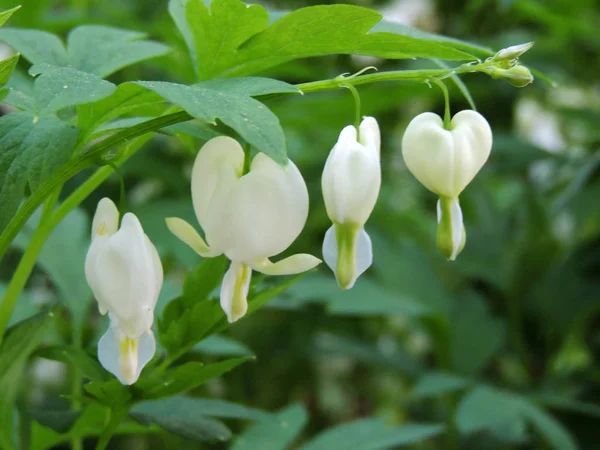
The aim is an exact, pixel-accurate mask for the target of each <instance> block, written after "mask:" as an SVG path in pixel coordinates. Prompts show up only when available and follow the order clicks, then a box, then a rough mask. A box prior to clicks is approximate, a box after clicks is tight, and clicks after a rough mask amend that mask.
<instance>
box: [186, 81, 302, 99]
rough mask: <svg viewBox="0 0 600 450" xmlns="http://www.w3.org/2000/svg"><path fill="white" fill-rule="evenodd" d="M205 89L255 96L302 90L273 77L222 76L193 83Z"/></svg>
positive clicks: (291, 92)
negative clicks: (221, 77)
mask: <svg viewBox="0 0 600 450" xmlns="http://www.w3.org/2000/svg"><path fill="white" fill-rule="evenodd" d="M195 86H196V87H200V88H205V89H216V90H218V91H227V92H229V93H232V94H238V95H247V96H248V97H257V96H260V95H270V94H301V93H302V91H300V89H298V88H297V87H296V86H294V85H293V84H288V83H285V82H283V81H279V80H275V79H273V78H262V77H243V78H224V79H220V80H219V79H217V80H207V81H202V82H201V83H198V84H196V85H195Z"/></svg>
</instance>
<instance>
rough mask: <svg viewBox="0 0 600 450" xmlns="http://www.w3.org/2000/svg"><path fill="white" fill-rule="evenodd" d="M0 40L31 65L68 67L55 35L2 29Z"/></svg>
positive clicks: (19, 29) (44, 32) (60, 44)
mask: <svg viewBox="0 0 600 450" xmlns="http://www.w3.org/2000/svg"><path fill="white" fill-rule="evenodd" d="M0 40H1V41H4V42H6V43H7V44H8V45H10V46H11V47H14V48H15V49H16V50H17V51H18V52H19V53H20V54H21V55H23V57H24V58H25V59H27V60H28V61H29V62H30V63H32V64H52V65H55V66H67V65H68V59H67V52H66V50H65V47H64V45H63V43H62V41H61V40H60V38H59V37H58V36H56V35H55V34H52V33H48V32H46V31H39V30H28V29H24V28H2V29H1V30H0Z"/></svg>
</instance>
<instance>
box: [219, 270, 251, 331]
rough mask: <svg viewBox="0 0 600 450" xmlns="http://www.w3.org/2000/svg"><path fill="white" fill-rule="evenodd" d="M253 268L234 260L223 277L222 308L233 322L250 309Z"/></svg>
mask: <svg viewBox="0 0 600 450" xmlns="http://www.w3.org/2000/svg"><path fill="white" fill-rule="evenodd" d="M251 276H252V269H251V268H250V267H249V266H247V265H245V264H242V263H238V262H235V261H232V263H231V266H230V267H229V270H227V272H226V273H225V277H223V284H222V285H221V308H223V311H225V314H226V315H227V320H228V321H229V322H230V323H232V322H235V321H236V320H238V319H240V318H242V317H243V316H244V315H245V314H246V311H247V310H248V290H249V289H250V277H251Z"/></svg>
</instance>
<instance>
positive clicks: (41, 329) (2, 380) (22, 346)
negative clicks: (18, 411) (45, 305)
mask: <svg viewBox="0 0 600 450" xmlns="http://www.w3.org/2000/svg"><path fill="white" fill-rule="evenodd" d="M53 320H54V313H53V312H52V311H48V312H44V313H40V314H38V315H36V316H34V317H32V318H31V319H27V320H25V321H23V322H19V323H18V324H16V325H14V326H13V327H11V328H10V329H9V330H8V331H7V334H6V336H5V338H4V340H3V341H2V345H1V346H0V392H2V395H0V448H2V449H4V450H13V449H15V448H16V445H15V442H14V440H13V435H12V434H13V420H14V417H13V414H14V411H15V400H16V398H17V394H18V392H19V387H20V384H21V382H22V381H23V378H24V377H23V371H24V370H25V365H26V363H27V360H28V359H29V356H30V355H31V353H33V351H34V350H35V349H36V347H37V346H38V345H39V344H40V343H41V342H42V340H43V339H44V337H45V336H46V334H47V333H48V332H49V331H50V328H51V326H52V322H53Z"/></svg>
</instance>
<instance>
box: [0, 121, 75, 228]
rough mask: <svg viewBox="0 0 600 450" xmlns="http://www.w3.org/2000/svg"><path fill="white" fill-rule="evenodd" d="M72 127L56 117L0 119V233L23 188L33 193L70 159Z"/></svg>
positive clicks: (73, 142) (11, 214) (73, 138)
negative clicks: (35, 119)
mask: <svg viewBox="0 0 600 450" xmlns="http://www.w3.org/2000/svg"><path fill="white" fill-rule="evenodd" d="M78 136H79V132H78V130H77V129H76V128H74V127H73V126H71V125H69V124H68V123H66V122H63V121H61V120H59V119H57V118H56V117H47V118H42V119H39V120H38V121H37V122H35V123H34V118H33V116H31V114H29V113H25V112H16V113H11V114H8V115H5V116H3V117H1V118H0V211H2V215H0V231H1V230H3V229H4V227H5V226H6V224H7V223H8V221H9V220H10V219H11V217H12V216H13V214H14V213H15V212H16V211H17V208H18V206H19V203H20V201H21V198H22V196H23V194H24V190H25V185H26V184H27V183H29V186H30V188H31V190H32V192H33V191H35V190H36V189H37V187H39V186H40V185H41V184H42V183H43V182H44V181H46V180H47V179H49V178H50V177H52V175H54V173H55V172H56V171H57V170H58V169H59V168H60V167H61V166H62V165H63V164H64V163H65V162H66V161H68V159H69V158H70V156H71V153H72V151H73V148H74V147H75V143H76V141H77V138H78Z"/></svg>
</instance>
